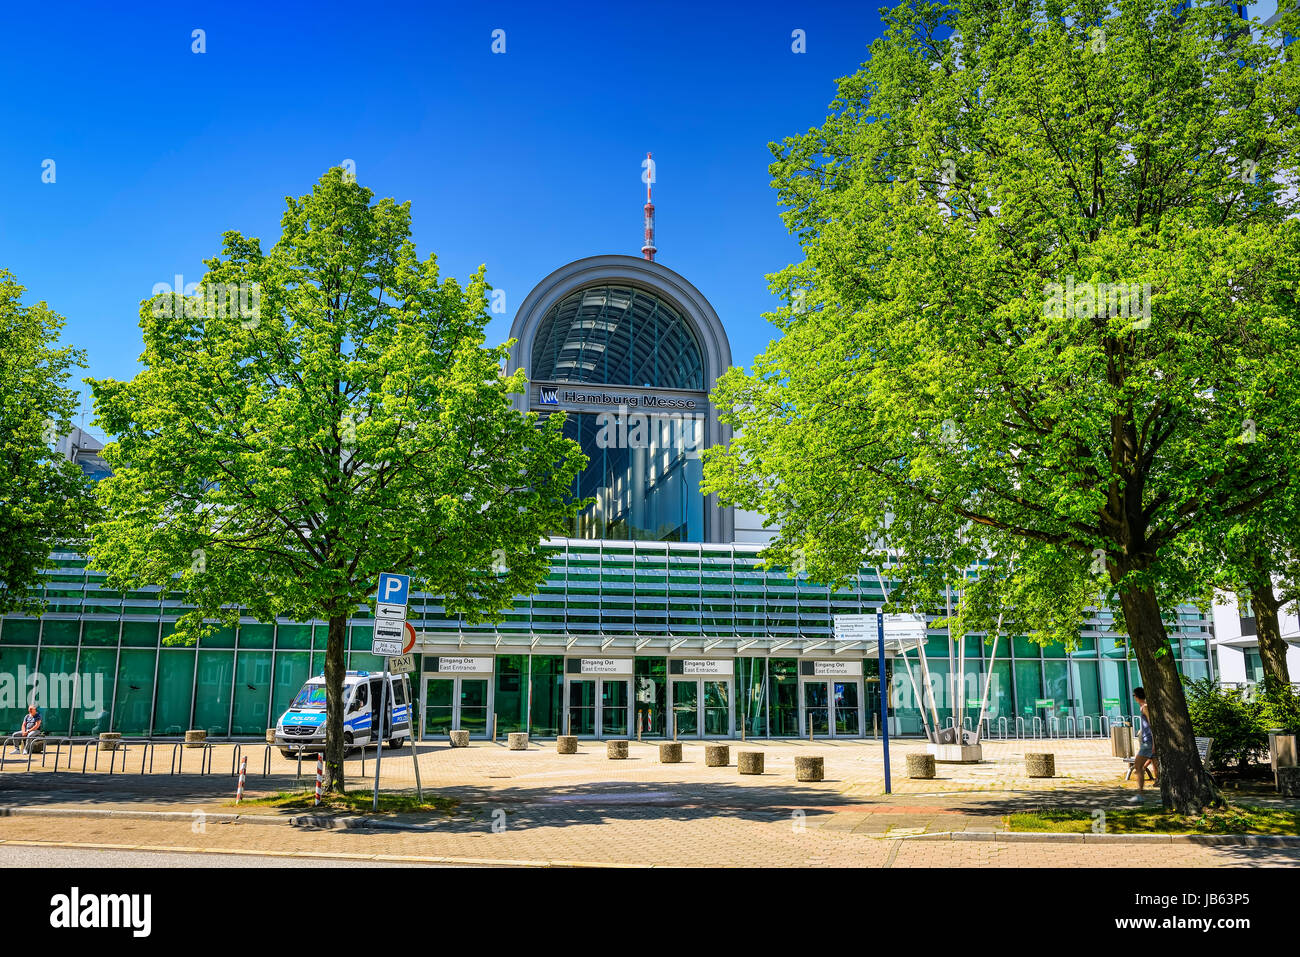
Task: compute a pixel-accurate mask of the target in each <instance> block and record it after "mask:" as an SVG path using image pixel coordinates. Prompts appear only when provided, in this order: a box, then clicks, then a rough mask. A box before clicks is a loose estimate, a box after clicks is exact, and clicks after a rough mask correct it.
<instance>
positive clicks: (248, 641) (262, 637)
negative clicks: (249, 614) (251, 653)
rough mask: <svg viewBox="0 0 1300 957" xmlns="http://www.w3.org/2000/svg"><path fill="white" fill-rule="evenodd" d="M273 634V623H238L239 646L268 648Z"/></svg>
mask: <svg viewBox="0 0 1300 957" xmlns="http://www.w3.org/2000/svg"><path fill="white" fill-rule="evenodd" d="M274 636H275V625H263V624H260V623H259V624H256V625H240V626H239V647H240V648H270V647H271V642H272V640H273V638H274Z"/></svg>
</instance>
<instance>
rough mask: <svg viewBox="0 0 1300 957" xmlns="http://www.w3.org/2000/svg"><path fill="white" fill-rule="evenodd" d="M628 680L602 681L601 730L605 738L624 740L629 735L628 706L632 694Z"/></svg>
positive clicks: (606, 679) (603, 679)
mask: <svg viewBox="0 0 1300 957" xmlns="http://www.w3.org/2000/svg"><path fill="white" fill-rule="evenodd" d="M630 684H631V682H630V681H628V680H627V679H614V678H601V679H600V730H599V731H598V732H597V733H598V734H599V735H600V736H601V737H603V738H624V737H627V735H628V715H629V710H628V705H629V704H630V703H631V700H632V694H631V691H630V690H629V685H630Z"/></svg>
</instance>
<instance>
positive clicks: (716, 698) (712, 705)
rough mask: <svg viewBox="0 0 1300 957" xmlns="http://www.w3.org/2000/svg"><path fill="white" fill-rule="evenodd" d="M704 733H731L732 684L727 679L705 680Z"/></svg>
mask: <svg viewBox="0 0 1300 957" xmlns="http://www.w3.org/2000/svg"><path fill="white" fill-rule="evenodd" d="M703 685H704V733H705V734H709V735H725V734H730V733H731V696H730V694H729V691H730V687H731V686H730V684H729V683H728V682H726V681H705V682H703Z"/></svg>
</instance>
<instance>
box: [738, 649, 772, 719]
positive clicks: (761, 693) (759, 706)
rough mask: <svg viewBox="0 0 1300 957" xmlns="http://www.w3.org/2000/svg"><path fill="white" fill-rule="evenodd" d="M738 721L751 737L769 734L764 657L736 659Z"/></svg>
mask: <svg viewBox="0 0 1300 957" xmlns="http://www.w3.org/2000/svg"><path fill="white" fill-rule="evenodd" d="M735 668H736V722H737V724H738V725H740V726H741V727H743V728H744V729H745V734H746V735H748V736H749V737H751V738H763V737H766V736H767V668H766V661H765V660H764V659H763V658H737V659H736V664H735Z"/></svg>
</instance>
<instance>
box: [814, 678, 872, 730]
mask: <svg viewBox="0 0 1300 957" xmlns="http://www.w3.org/2000/svg"><path fill="white" fill-rule="evenodd" d="M799 691H800V695H801V697H802V708H801V717H802V719H803V720H802V721H801V727H800V732H801V733H802V734H803V735H804V736H807V734H808V733H809V731H810V730H811V732H812V734H813V735H814V736H815V737H834V738H855V737H859V736H860V735H861V734H862V688H861V684H860V682H858V681H856V680H851V681H801V682H800V683H799Z"/></svg>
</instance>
